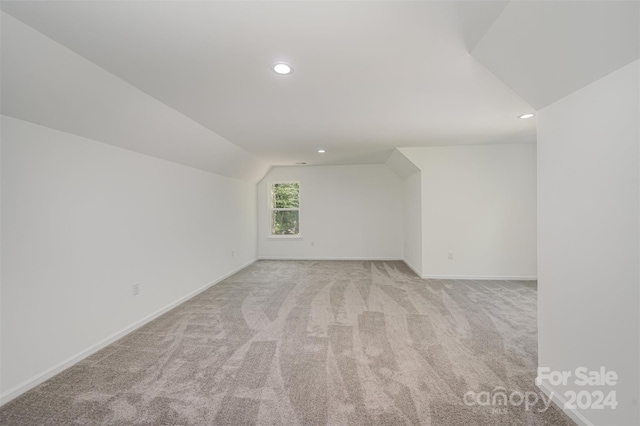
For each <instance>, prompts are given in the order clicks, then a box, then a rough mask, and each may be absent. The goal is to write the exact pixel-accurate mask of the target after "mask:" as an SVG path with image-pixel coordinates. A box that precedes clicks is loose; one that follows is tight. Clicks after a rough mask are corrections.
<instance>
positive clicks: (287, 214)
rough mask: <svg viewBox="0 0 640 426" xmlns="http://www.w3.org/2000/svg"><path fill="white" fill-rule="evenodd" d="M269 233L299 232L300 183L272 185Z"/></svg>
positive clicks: (292, 233) (295, 233)
mask: <svg viewBox="0 0 640 426" xmlns="http://www.w3.org/2000/svg"><path fill="white" fill-rule="evenodd" d="M271 234H272V235H299V234H300V184H298V183H275V184H273V185H272V187H271Z"/></svg>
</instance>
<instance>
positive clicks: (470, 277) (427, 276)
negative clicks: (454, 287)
mask: <svg viewBox="0 0 640 426" xmlns="http://www.w3.org/2000/svg"><path fill="white" fill-rule="evenodd" d="M422 278H424V279H425V280H429V279H431V280H496V281H536V280H537V279H538V278H537V277H535V276H531V275H430V274H424V275H422Z"/></svg>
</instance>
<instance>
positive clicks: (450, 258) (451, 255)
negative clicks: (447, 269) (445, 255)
mask: <svg viewBox="0 0 640 426" xmlns="http://www.w3.org/2000/svg"><path fill="white" fill-rule="evenodd" d="M449 260H453V252H452V251H450V252H449Z"/></svg>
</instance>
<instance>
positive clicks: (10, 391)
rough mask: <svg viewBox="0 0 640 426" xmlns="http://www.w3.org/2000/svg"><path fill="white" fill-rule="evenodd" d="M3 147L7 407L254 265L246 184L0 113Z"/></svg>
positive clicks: (251, 187) (251, 196) (250, 189)
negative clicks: (157, 315)
mask: <svg viewBox="0 0 640 426" xmlns="http://www.w3.org/2000/svg"><path fill="white" fill-rule="evenodd" d="M1 148H2V156H1V160H2V165H1V172H2V178H1V183H2V188H1V189H2V195H1V204H2V222H1V232H2V247H1V250H2V262H3V263H2V277H1V279H2V309H1V323H2V326H1V327H2V334H1V336H2V344H1V345H0V346H1V361H2V365H1V366H0V370H1V371H2V377H1V392H2V395H3V399H4V401H6V400H8V399H9V398H10V397H12V396H15V395H16V393H19V392H20V391H23V390H25V389H27V388H28V387H29V386H30V385H33V384H34V383H37V382H38V381H40V380H42V379H43V378H46V377H47V372H50V371H51V369H53V370H54V371H56V367H60V366H66V365H68V363H66V362H67V361H73V360H74V359H76V360H77V358H75V357H77V356H82V354H85V355H86V354H87V352H86V351H91V348H92V347H94V346H95V345H99V344H100V343H101V342H103V341H104V340H105V339H109V338H110V336H113V335H114V334H116V333H119V332H121V331H122V330H126V329H128V328H129V327H131V326H132V325H135V324H136V323H137V322H139V321H141V320H143V319H144V318H145V317H147V316H149V315H151V314H153V313H154V312H157V311H158V310H161V309H163V308H164V307H166V306H168V305H170V304H172V303H174V302H176V301H178V300H180V299H181V298H184V297H185V296H187V295H189V294H191V293H193V292H195V291H197V290H198V289H201V288H203V287H204V286H206V285H207V284H208V283H211V282H212V281H215V280H218V279H220V278H221V277H223V276H225V275H226V274H229V273H231V272H232V271H234V270H236V269H237V268H240V267H241V266H243V265H245V264H247V263H248V262H251V261H253V260H254V259H255V258H256V255H257V252H256V240H255V236H256V192H255V184H254V183H249V182H243V181H239V180H235V179H232V178H227V177H222V176H219V175H215V174H212V173H208V172H204V171H202V170H198V169H194V168H190V167H186V166H182V165H178V164H175V163H171V162H167V161H164V160H160V159H157V158H153V157H149V156H145V155H142V154H138V153H134V152H131V151H127V150H124V149H121V148H116V147H113V146H111V145H106V144H103V143H99V142H95V141H92V140H89V139H85V138H82V137H78V136H74V135H71V134H67V133H63V132H60V131H56V130H52V129H49V128H45V127H41V126H38V125H34V124H31V123H28V122H24V121H20V120H16V119H13V118H9V117H4V116H3V117H2V146H1ZM231 250H234V251H235V257H233V258H232V257H231ZM134 282H139V283H140V286H141V294H140V295H138V296H135V297H133V296H132V291H131V285H132V283H134ZM103 343H104V342H103Z"/></svg>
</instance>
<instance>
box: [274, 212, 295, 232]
mask: <svg viewBox="0 0 640 426" xmlns="http://www.w3.org/2000/svg"><path fill="white" fill-rule="evenodd" d="M298 213H299V212H298V211H297V210H284V211H282V210H274V211H273V215H272V216H271V233H272V234H273V235H298V234H300V224H299V223H298Z"/></svg>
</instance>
